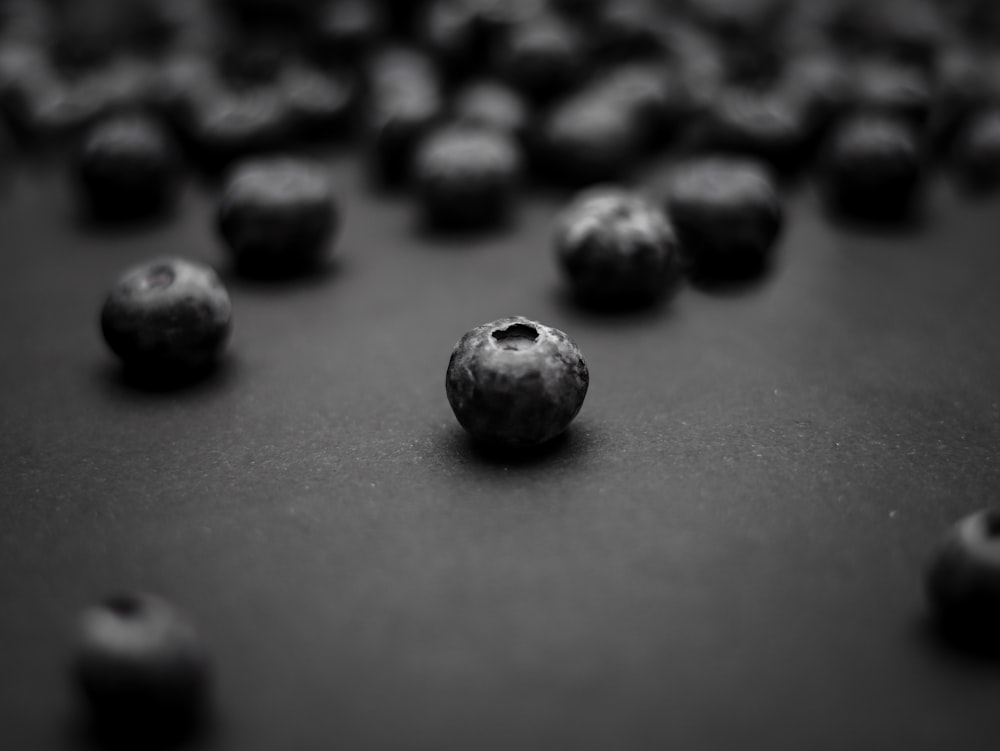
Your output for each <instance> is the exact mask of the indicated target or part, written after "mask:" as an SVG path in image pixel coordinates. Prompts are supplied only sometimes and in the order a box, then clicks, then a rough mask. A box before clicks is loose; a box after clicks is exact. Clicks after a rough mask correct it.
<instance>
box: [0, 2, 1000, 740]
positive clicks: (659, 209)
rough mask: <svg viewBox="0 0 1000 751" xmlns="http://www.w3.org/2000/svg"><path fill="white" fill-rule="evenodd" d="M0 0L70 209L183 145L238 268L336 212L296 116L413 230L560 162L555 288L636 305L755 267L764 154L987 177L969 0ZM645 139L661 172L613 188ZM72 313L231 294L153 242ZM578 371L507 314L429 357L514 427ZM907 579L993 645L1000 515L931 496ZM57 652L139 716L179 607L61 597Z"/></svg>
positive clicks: (110, 197)
mask: <svg viewBox="0 0 1000 751" xmlns="http://www.w3.org/2000/svg"><path fill="white" fill-rule="evenodd" d="M11 5H12V7H13V8H15V11H12V12H9V13H8V14H7V15H6V16H5V23H4V27H3V28H2V30H0V112H2V114H3V116H4V118H5V121H6V122H7V123H8V124H9V127H10V130H11V136H12V138H14V139H15V140H16V142H17V143H18V144H20V145H23V146H24V147H25V149H29V148H30V149H50V150H54V151H61V150H63V149H67V148H69V149H70V150H71V153H72V155H73V156H72V158H71V159H70V160H69V161H70V163H71V164H72V169H73V173H72V174H73V179H74V185H75V186H76V188H77V190H78V192H79V195H80V205H81V208H82V209H83V211H84V212H85V213H86V214H87V216H88V217H89V218H92V219H94V220H97V221H101V222H108V221H110V222H121V221H134V220H137V219H143V220H146V219H149V218H151V217H155V216H159V215H163V214H166V213H168V212H169V211H170V210H171V209H173V208H175V206H176V200H177V196H178V193H179V189H180V179H181V175H182V172H183V169H184V167H185V166H188V167H191V168H196V169H198V170H201V171H202V172H203V173H205V174H207V175H208V176H211V177H215V178H219V179H221V182H222V185H221V187H220V189H219V201H218V212H217V216H216V230H217V233H218V235H219V238H220V240H221V243H222V244H223V245H224V247H225V248H226V249H227V252H228V253H229V255H230V259H231V261H232V263H231V266H232V268H233V270H234V271H235V272H236V273H238V274H240V275H244V276H252V277H256V278H264V279H272V278H276V277H285V276H289V275H298V274H309V273H315V272H316V271H317V270H319V269H321V268H322V267H323V266H324V265H325V264H326V263H327V262H328V261H329V256H330V253H331V252H332V251H333V249H334V247H335V244H336V240H337V237H338V234H339V230H340V227H341V223H342V218H343V217H342V208H341V206H340V204H339V201H338V198H337V196H336V192H335V189H334V186H333V185H332V184H331V181H330V179H329V176H328V175H327V174H326V172H325V170H324V168H323V166H322V163H321V162H320V161H318V160H317V159H315V158H313V157H309V156H304V155H303V151H304V150H310V149H313V148H314V147H316V146H317V144H320V145H322V144H326V143H334V142H351V143H353V144H354V145H355V147H356V148H358V149H359V150H360V152H361V153H362V155H363V158H364V160H365V164H366V165H367V167H368V168H369V170H370V172H371V176H372V182H373V184H374V185H376V186H378V187H379V188H381V189H388V188H393V189H402V190H412V191H413V192H414V193H415V194H416V198H417V200H416V202H417V204H418V206H419V210H420V213H421V216H422V217H423V218H424V220H425V221H426V223H427V224H428V225H429V226H430V227H432V228H433V229H435V230H456V229H458V230H462V231H468V230H482V229H486V228H495V227H498V226H502V225H503V224H504V223H507V222H510V221H512V220H514V219H515V217H516V208H517V201H518V199H519V196H520V195H521V193H522V187H523V186H524V185H526V184H527V183H529V182H530V181H531V180H534V181H535V182H536V183H538V182H541V183H547V184H549V185H555V186H561V187H564V188H565V187H569V188H571V189H574V190H577V189H580V190H581V192H579V193H577V194H576V195H574V197H573V198H572V200H571V201H570V202H569V203H568V204H567V205H566V206H565V207H564V208H563V210H562V211H561V212H560V213H559V215H558V217H557V218H556V219H555V222H554V225H555V226H554V235H553V246H554V254H555V257H556V259H557V264H558V267H559V269H560V270H561V273H562V274H563V277H564V280H565V283H566V285H567V287H568V288H569V290H570V293H571V295H572V297H573V299H574V300H575V301H577V302H578V303H580V304H582V305H585V306H588V307H591V308H596V309H600V310H608V309H622V308H632V307H637V306H649V305H653V304H656V303H658V302H663V301H665V300H668V299H670V297H671V296H672V295H673V294H674V292H675V291H676V290H677V289H678V287H679V285H680V284H681V282H682V280H683V279H684V278H685V277H690V278H692V279H695V280H702V279H713V280H717V279H723V280H732V279H744V278H748V277H753V276H755V275H758V274H760V273H762V272H763V271H764V270H766V269H767V268H768V266H769V265H770V264H771V263H772V262H773V259H774V250H775V248H776V245H777V242H778V240H779V237H780V234H781V230H782V227H783V225H784V221H785V217H784V204H783V200H782V195H781V193H782V181H789V180H793V179H796V178H799V177H801V176H802V175H803V174H804V173H805V172H806V171H807V170H810V169H813V168H815V169H814V174H815V175H816V177H817V179H818V182H819V185H820V188H821V195H822V196H823V198H824V200H825V201H826V202H827V204H828V205H829V207H830V209H831V211H832V212H833V213H835V214H837V215H843V216H847V217H851V218H855V219H863V220H866V221H878V222H900V221H905V220H906V219H908V218H911V217H912V216H913V214H914V212H915V211H916V210H917V209H918V208H919V205H920V203H919V202H920V195H921V191H922V189H923V187H924V185H925V183H926V180H927V175H928V173H929V171H930V170H931V169H932V168H933V167H934V166H935V164H936V163H943V164H945V165H946V166H947V167H948V168H949V169H951V170H952V171H953V172H954V173H955V174H956V175H957V176H958V178H959V179H960V182H961V183H962V184H963V185H966V186H969V187H972V188H975V189H977V190H982V189H987V188H990V187H994V186H997V185H1000V57H998V54H997V51H996V50H997V47H996V43H997V40H998V39H1000V11H998V10H997V8H998V7H1000V6H998V5H997V4H996V3H994V2H993V0H979V1H977V0H965V1H964V2H955V3H945V2H933V1H932V0H892V1H891V2H881V3H879V2H857V1H855V0H814V1H812V2H810V1H808V0H803V1H802V2H790V1H785V2H779V1H777V0H775V1H772V2H767V1H765V0H760V1H758V2H743V1H741V0H676V1H675V2H665V1H664V2H654V0H420V1H413V2H404V1H403V0H379V1H377V2H375V1H372V0H205V1H204V2H188V3H171V2H155V0H130V2H125V0H118V1H117V2H116V3H115V2H112V3H110V6H112V11H111V12H105V13H103V14H99V15H95V14H94V13H92V12H91V11H93V10H94V9H93V8H89V7H87V6H88V5H89V4H88V2H81V3H79V6H80V7H81V8H84V7H86V10H85V11H78V10H73V9H72V8H75V7H76V4H51V5H45V4H41V3H37V4H35V3H29V2H25V3H21V4H16V3H14V4H11ZM60 5H64V6H66V7H65V8H64V9H62V10H60V9H59V6H60ZM103 5H107V3H104V4H103ZM82 19H86V20H87V23H82V22H81V20H82ZM660 155H666V156H667V157H668V158H670V159H672V162H671V165H672V169H671V171H670V179H669V180H668V181H667V183H666V185H664V186H663V187H662V190H661V191H659V193H657V191H655V190H640V189H637V188H634V187H630V186H629V184H630V182H633V181H638V180H641V179H642V178H643V176H644V172H643V171H644V168H646V167H647V166H649V165H651V164H652V163H653V159H654V158H655V159H658V158H659V157H660ZM100 320H101V329H102V332H103V334H104V338H105V340H106V341H107V344H108V346H109V347H110V349H111V350H112V351H113V352H114V354H115V355H117V356H118V357H119V358H120V359H121V360H122V362H123V363H124V364H125V366H126V368H127V369H129V370H130V371H131V372H135V373H138V374H141V375H142V377H154V378H163V377H170V378H172V377H174V376H177V375H179V376H182V377H183V378H187V377H190V376H192V375H199V374H201V373H204V372H206V371H207V370H209V369H210V368H211V367H212V366H213V365H214V364H215V363H216V362H217V361H218V360H219V358H220V357H221V355H222V352H223V350H224V348H225V346H226V343H227V341H228V337H229V334H230V331H231V328H232V305H231V301H230V297H229V295H228V293H227V291H226V289H225V287H224V286H223V284H222V282H221V281H220V277H219V276H218V275H217V274H216V272H215V271H213V270H212V269H210V268H208V267H207V266H205V265H203V264H201V263H196V262H193V261H189V260H184V259H182V258H177V257H166V258H159V259H155V260H152V261H150V262H147V263H144V264H141V265H138V266H136V267H135V268H133V269H131V270H129V271H127V272H126V273H125V274H124V275H123V276H122V277H121V279H120V280H119V281H118V282H117V283H116V284H115V285H114V287H113V288H112V290H111V291H110V293H109V294H108V296H107V298H106V301H105V303H104V306H103V308H102V310H101V317H100ZM589 383H590V374H589V370H588V367H587V365H586V363H585V362H584V359H583V356H582V354H581V353H580V350H579V348H578V347H577V345H576V344H575V343H574V341H573V340H572V339H570V337H569V336H567V335H566V334H565V333H563V332H562V331H560V330H558V329H555V328H552V327H549V326H546V325H543V324H541V323H539V322H537V321H533V320H529V319H526V318H520V317H512V318H504V319H500V320H497V321H493V322H492V323H488V324H485V325H482V326H479V327H476V328H474V329H472V330H471V331H469V333H467V334H466V335H465V336H464V337H462V339H461V340H460V341H459V342H458V344H457V345H456V346H455V348H454V351H453V353H452V355H451V359H450V361H449V363H448V367H447V371H446V395H447V399H448V402H449V404H450V405H451V407H452V409H453V411H454V413H455V416H456V418H457V420H458V422H459V423H460V424H461V425H462V426H463V427H464V428H465V429H466V430H467V431H468V432H469V433H470V434H471V435H472V436H473V438H474V439H476V440H477V441H479V442H482V443H486V444H492V445H500V446H504V447H508V448H510V447H513V448H517V449H525V448H531V447H535V446H538V445H541V444H544V443H546V442H548V441H551V440H552V439H553V438H555V437H556V436H557V435H559V434H561V433H563V432H564V431H565V430H566V429H567V427H568V426H569V424H570V423H571V422H572V421H573V419H574V418H575V417H576V415H577V414H578V413H579V411H580V409H581V407H582V405H583V401H584V398H585V396H586V394H587V390H588V387H589ZM927 586H928V593H929V597H930V601H931V603H932V605H933V608H934V611H935V613H936V614H937V616H938V619H939V621H940V622H941V624H942V626H943V627H944V629H945V630H946V631H947V632H948V633H949V634H959V635H961V636H962V638H963V639H968V640H973V641H976V642H991V641H992V642H996V641H997V636H996V635H997V633H998V632H1000V514H998V513H997V512H990V511H984V512H981V513H978V514H976V515H973V516H970V517H968V518H967V519H965V520H963V521H961V522H960V523H959V524H958V525H957V526H956V527H955V528H954V530H953V531H952V532H951V533H950V535H949V536H948V538H947V539H946V541H945V542H944V544H943V546H942V548H941V550H940V552H939V553H938V555H937V556H936V557H935V559H934V561H933V564H932V566H931V568H930V570H929V573H928V576H927ZM76 675H77V678H78V682H79V686H80V689H81V691H82V694H83V696H84V698H85V701H86V702H87V705H88V706H89V707H90V709H91V711H92V713H93V716H94V717H95V719H97V720H98V722H99V723H100V724H110V725H112V726H121V725H124V724H129V723H132V724H137V725H139V726H141V727H142V728H146V729H148V728H150V727H158V726H163V725H176V724H177V723H178V722H179V721H180V720H183V721H184V723H187V722H188V721H189V720H190V719H191V718H193V717H194V716H196V715H197V714H198V712H199V711H200V707H201V705H202V702H203V699H204V694H205V692H206V691H207V685H208V667H207V659H206V656H205V652H204V649H203V647H202V646H201V642H200V640H199V638H198V636H197V634H196V633H195V631H194V629H193V627H191V626H190V625H189V624H188V622H187V621H186V619H185V618H184V617H183V616H181V615H180V614H179V613H177V611H175V610H174V609H173V608H172V606H170V605H169V604H167V603H166V602H164V601H163V600H161V599H159V598H156V597H152V596H147V595H123V596H119V597H115V598H112V599H109V600H107V601H106V602H103V603H101V604H99V605H97V606H95V607H93V608H92V609H90V610H88V611H87V612H86V613H85V615H84V618H83V621H82V625H81V634H80V647H79V653H78V660H77V665H76Z"/></svg>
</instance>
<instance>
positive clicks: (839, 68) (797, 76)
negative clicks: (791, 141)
mask: <svg viewBox="0 0 1000 751" xmlns="http://www.w3.org/2000/svg"><path fill="white" fill-rule="evenodd" d="M852 88H853V81H852V79H851V74H850V71H849V69H848V66H847V65H846V64H845V63H844V61H843V60H841V59H840V57H838V56H837V55H836V54H834V53H830V52H823V51H819V52H807V53H801V54H798V55H796V56H795V57H793V58H792V59H790V60H789V62H788V66H787V67H786V69H785V74H784V75H783V77H782V78H781V79H780V81H779V82H778V85H777V89H778V91H780V92H781V94H782V96H784V97H785V98H786V99H787V100H788V101H790V102H792V103H793V104H794V106H795V107H798V108H799V109H800V111H801V113H802V117H803V119H804V124H805V128H806V131H807V138H808V140H809V142H810V145H811V146H812V145H816V144H817V143H819V142H820V141H821V140H822V138H823V136H824V135H825V134H826V132H827V130H828V128H829V127H830V125H832V123H833V122H834V121H835V120H836V119H837V118H838V117H840V116H841V115H842V114H843V113H844V112H845V111H846V110H847V108H848V107H849V106H850V104H851V98H852Z"/></svg>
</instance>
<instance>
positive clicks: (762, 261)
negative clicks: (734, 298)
mask: <svg viewBox="0 0 1000 751" xmlns="http://www.w3.org/2000/svg"><path fill="white" fill-rule="evenodd" d="M666 208H667V215H668V216H669V217H670V219H671V221H672V222H673V224H674V227H675V229H676V230H677V234H678V236H679V237H680V241H681V252H682V254H683V256H684V258H685V262H686V263H687V264H689V265H690V267H691V272H692V274H693V275H694V276H696V277H699V278H703V279H731V278H744V277H749V276H754V275H756V274H759V273H760V272H762V271H764V270H765V269H766V268H767V266H768V263H769V261H770V259H771V255H772V253H773V249H774V245H775V242H776V241H777V239H778V236H779V234H780V232H781V228H782V226H783V224H784V208H783V205H782V201H781V197H780V195H779V193H778V190H777V188H776V186H775V183H774V179H773V178H772V177H771V174H770V172H769V171H768V170H767V169H766V168H765V167H764V166H763V165H761V164H759V163H757V162H754V161H750V160H743V159H728V158H722V157H709V158H705V159H701V160H697V161H693V162H690V163H688V164H686V165H682V166H680V167H679V168H678V169H677V171H676V172H675V173H674V175H673V176H672V177H671V179H670V181H669V183H668V185H667V189H666Z"/></svg>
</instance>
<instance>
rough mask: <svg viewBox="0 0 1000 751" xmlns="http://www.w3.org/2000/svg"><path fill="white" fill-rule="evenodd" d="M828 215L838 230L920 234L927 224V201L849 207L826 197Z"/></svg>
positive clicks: (894, 235)
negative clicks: (896, 205)
mask: <svg viewBox="0 0 1000 751" xmlns="http://www.w3.org/2000/svg"><path fill="white" fill-rule="evenodd" d="M824 204H825V206H824V209H823V213H824V216H825V217H826V219H827V221H829V222H830V223H831V224H832V225H833V226H835V227H836V228H837V229H838V230H840V231H844V232H849V233H854V234H864V235H879V236H885V237H901V236H911V235H916V234H918V233H919V232H920V231H921V230H922V229H924V228H925V227H926V225H927V219H928V217H927V212H926V211H925V210H923V209H924V206H923V205H916V206H909V207H906V208H898V209H887V210H881V211H863V210H854V211H847V210H844V209H842V208H839V207H838V206H836V205H835V204H834V203H833V202H831V201H825V202H824Z"/></svg>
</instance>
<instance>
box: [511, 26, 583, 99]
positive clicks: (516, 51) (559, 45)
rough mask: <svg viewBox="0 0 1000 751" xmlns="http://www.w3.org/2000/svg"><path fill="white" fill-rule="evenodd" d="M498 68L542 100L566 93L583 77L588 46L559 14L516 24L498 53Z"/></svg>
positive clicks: (530, 96)
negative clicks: (586, 46) (585, 45)
mask: <svg viewBox="0 0 1000 751" xmlns="http://www.w3.org/2000/svg"><path fill="white" fill-rule="evenodd" d="M496 58H497V63H496V64H497V69H498V70H499V71H500V72H501V73H502V74H503V75H504V76H505V77H506V78H507V80H508V81H510V83H511V85H513V86H514V87H515V88H516V89H517V90H518V91H521V92H522V93H523V94H525V96H527V97H529V98H531V99H534V100H539V101H546V100H551V99H553V98H554V97H556V96H559V95H560V94H563V93H565V92H566V91H568V90H569V89H570V88H572V86H573V85H575V84H576V83H577V82H578V81H579V80H580V78H581V77H582V75H583V73H584V70H585V68H586V64H587V55H586V48H585V47H584V44H583V41H582V39H581V38H580V35H579V34H578V33H577V31H576V30H575V29H574V28H573V27H572V26H570V25H569V24H568V23H566V22H565V21H563V20H562V19H560V18H558V17H556V16H548V15H544V16H538V17H535V18H532V19H531V20H529V21H525V22H522V23H519V24H517V25H516V26H514V27H512V28H511V29H510V30H509V31H508V32H507V34H506V35H504V37H503V38H502V39H501V41H500V43H499V48H498V50H497V52H496Z"/></svg>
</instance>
